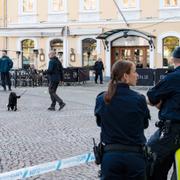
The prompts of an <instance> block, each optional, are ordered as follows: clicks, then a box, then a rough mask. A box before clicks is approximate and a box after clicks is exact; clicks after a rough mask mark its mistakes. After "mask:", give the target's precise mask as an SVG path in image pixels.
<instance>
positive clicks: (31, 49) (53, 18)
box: [0, 0, 180, 76]
mask: <svg viewBox="0 0 180 180" xmlns="http://www.w3.org/2000/svg"><path fill="white" fill-rule="evenodd" d="M179 27H180V0H151V1H148V0H107V1H105V0H0V50H3V49H7V50H8V55H9V56H10V57H11V58H12V59H13V61H14V65H15V66H14V67H15V68H22V67H28V66H29V65H30V64H33V65H34V66H35V67H36V68H38V69H46V68H47V65H48V61H49V59H48V52H49V50H55V51H56V52H57V55H58V57H59V58H60V60H61V61H62V63H63V66H64V67H77V66H78V67H79V66H80V67H81V66H91V65H93V64H94V63H95V61H96V59H97V58H98V57H101V58H102V59H103V61H104V64H105V75H106V76H110V71H111V66H112V64H113V63H114V62H115V61H116V60H119V59H129V60H132V61H134V62H135V63H136V65H137V67H140V68H148V67H150V68H162V67H168V66H169V65H171V61H170V57H171V52H172V51H173V49H174V48H175V47H176V46H179V44H180V42H179V41H180V28H179ZM97 37H98V38H97Z"/></svg>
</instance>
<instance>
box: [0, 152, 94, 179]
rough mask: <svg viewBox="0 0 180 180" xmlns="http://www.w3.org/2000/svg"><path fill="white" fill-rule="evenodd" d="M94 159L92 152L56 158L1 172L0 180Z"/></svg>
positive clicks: (44, 171)
mask: <svg viewBox="0 0 180 180" xmlns="http://www.w3.org/2000/svg"><path fill="white" fill-rule="evenodd" d="M94 160H95V158H94V154H93V153H87V154H82V155H78V156H74V157H70V158H66V159H62V160H57V161H53V162H48V163H44V164H40V165H36V166H31V167H27V168H22V169H18V170H14V171H10V172H6V173H2V174H0V180H17V179H24V178H28V177H32V176H37V175H40V174H44V173H48V172H52V171H56V170H60V169H64V168H69V167H73V166H77V165H80V164H85V163H88V162H92V161H94Z"/></svg>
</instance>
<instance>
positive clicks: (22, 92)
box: [19, 89, 27, 96]
mask: <svg viewBox="0 0 180 180" xmlns="http://www.w3.org/2000/svg"><path fill="white" fill-rule="evenodd" d="M26 91H27V89H25V90H24V91H23V92H22V93H21V94H20V95H19V96H22V95H24V94H25V93H26Z"/></svg>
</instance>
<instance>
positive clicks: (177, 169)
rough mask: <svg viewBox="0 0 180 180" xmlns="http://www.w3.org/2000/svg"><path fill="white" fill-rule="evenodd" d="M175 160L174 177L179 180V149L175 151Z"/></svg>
mask: <svg viewBox="0 0 180 180" xmlns="http://www.w3.org/2000/svg"><path fill="white" fill-rule="evenodd" d="M175 160H176V175H177V180H180V149H178V150H177V151H176V154H175Z"/></svg>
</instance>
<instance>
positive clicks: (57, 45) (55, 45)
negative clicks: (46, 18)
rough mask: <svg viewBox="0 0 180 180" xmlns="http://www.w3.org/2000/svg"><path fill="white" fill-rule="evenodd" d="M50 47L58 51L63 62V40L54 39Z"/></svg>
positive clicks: (57, 53) (58, 55)
mask: <svg viewBox="0 0 180 180" xmlns="http://www.w3.org/2000/svg"><path fill="white" fill-rule="evenodd" d="M50 49H51V50H53V51H55V52H56V55H57V57H58V58H59V59H60V61H61V62H63V41H62V40H61V39H53V40H51V41H50Z"/></svg>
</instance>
